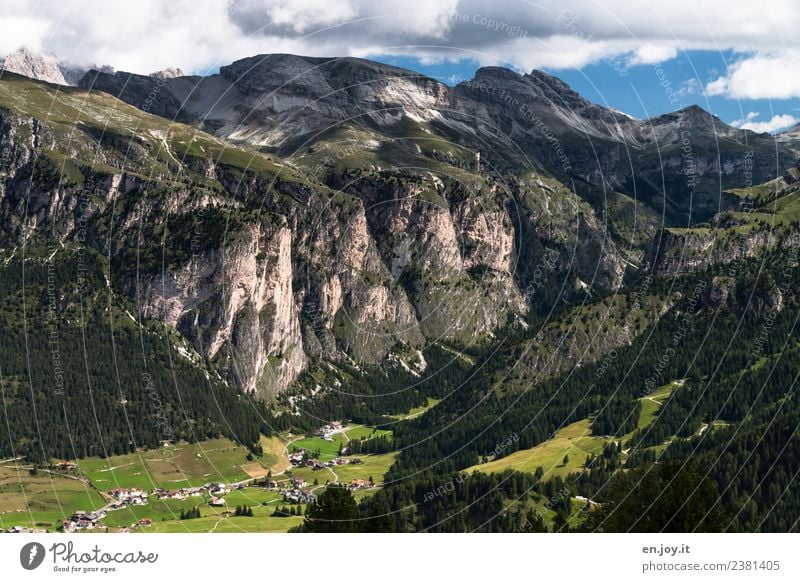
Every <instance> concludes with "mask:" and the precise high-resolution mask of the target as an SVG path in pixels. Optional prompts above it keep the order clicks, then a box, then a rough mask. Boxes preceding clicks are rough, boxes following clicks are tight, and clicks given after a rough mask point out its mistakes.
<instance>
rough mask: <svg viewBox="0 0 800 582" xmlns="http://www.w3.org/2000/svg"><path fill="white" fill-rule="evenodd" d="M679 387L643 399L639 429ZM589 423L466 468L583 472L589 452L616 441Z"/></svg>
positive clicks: (561, 473) (576, 424)
mask: <svg viewBox="0 0 800 582" xmlns="http://www.w3.org/2000/svg"><path fill="white" fill-rule="evenodd" d="M678 386H680V382H672V383H671V384H668V385H666V386H663V387H662V388H660V389H659V390H657V391H655V392H653V393H652V394H650V395H648V396H645V397H644V398H641V399H640V402H641V403H642V411H641V414H640V416H639V424H638V427H637V428H639V429H642V428H647V427H648V426H650V425H651V424H652V423H653V421H654V420H655V416H656V413H657V412H658V409H659V408H660V406H661V403H662V402H664V401H665V400H666V399H667V398H669V396H670V394H671V393H672V391H673V390H674V389H675V388H677V387H678ZM590 424H591V420H590V419H588V418H585V419H583V420H579V421H577V422H573V423H572V424H569V425H567V426H565V427H564V428H562V429H561V430H559V431H558V432H556V434H555V436H554V437H553V438H551V439H548V440H546V441H545V442H543V443H540V444H539V445H537V446H535V447H533V448H531V449H524V450H521V451H515V452H514V453H511V454H510V455H508V456H506V457H502V458H500V459H497V460H495V461H489V462H488V463H483V464H481V465H475V466H473V467H471V468H469V469H468V470H467V471H468V472H473V471H482V472H484V473H498V472H502V471H506V470H508V469H511V470H514V471H522V472H527V473H533V472H534V471H535V470H536V468H537V467H542V468H543V469H544V472H545V478H548V477H555V476H561V477H563V476H565V475H568V474H569V473H573V472H575V471H580V470H581V469H582V468H583V464H584V462H585V461H586V457H587V455H590V454H595V455H597V454H600V453H601V452H602V450H603V447H604V446H605V444H606V443H610V442H614V443H615V442H617V441H616V440H615V439H613V438H611V437H603V436H594V435H592V430H591V427H590ZM631 435H632V433H631V434H627V435H625V436H623V437H622V438H621V439H620V441H621V442H623V443H624V442H625V441H627V440H628V439H630V437H631ZM565 455H567V456H569V462H568V463H566V464H564V462H563V460H564V456H565Z"/></svg>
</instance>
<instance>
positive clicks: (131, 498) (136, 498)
mask: <svg viewBox="0 0 800 582" xmlns="http://www.w3.org/2000/svg"><path fill="white" fill-rule="evenodd" d="M108 494H109V495H110V496H111V497H113V498H114V499H116V500H117V501H118V502H119V503H122V504H123V505H147V493H145V492H144V491H142V490H141V489H137V488H135V487H133V488H131V489H126V488H124V487H118V488H117V489H112V490H111V491H109V492H108Z"/></svg>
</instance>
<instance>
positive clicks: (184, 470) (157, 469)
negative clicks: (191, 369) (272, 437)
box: [78, 439, 269, 491]
mask: <svg viewBox="0 0 800 582" xmlns="http://www.w3.org/2000/svg"><path fill="white" fill-rule="evenodd" d="M246 456H247V449H246V448H244V447H241V446H238V445H236V444H235V443H233V442H232V441H230V440H228V439H214V440H211V441H204V442H201V443H195V444H191V445H189V444H185V443H182V444H177V445H174V446H171V447H168V448H162V449H157V450H150V451H141V452H137V453H132V454H129V455H120V456H114V457H109V458H107V459H100V458H97V457H94V458H89V459H83V460H81V461H78V466H79V467H80V469H81V471H82V472H83V473H84V474H85V475H86V476H87V477H89V479H91V480H92V482H93V483H94V484H95V485H97V487H98V488H100V489H112V488H114V487H139V488H141V489H144V490H146V491H149V490H150V489H152V488H154V487H163V488H165V489H177V488H180V487H187V486H199V485H203V484H205V483H208V482H210V481H222V482H234V481H241V480H244V479H247V478H248V477H249V475H248V473H247V472H245V471H244V470H243V469H242V466H243V465H248V464H249V463H250V461H248V460H247V458H246ZM267 461H269V459H267Z"/></svg>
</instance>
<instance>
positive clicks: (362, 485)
mask: <svg viewBox="0 0 800 582" xmlns="http://www.w3.org/2000/svg"><path fill="white" fill-rule="evenodd" d="M373 487H375V483H373V482H372V481H369V480H367V479H353V480H352V481H350V484H349V485H348V486H347V488H348V489H353V490H357V489H372V488H373Z"/></svg>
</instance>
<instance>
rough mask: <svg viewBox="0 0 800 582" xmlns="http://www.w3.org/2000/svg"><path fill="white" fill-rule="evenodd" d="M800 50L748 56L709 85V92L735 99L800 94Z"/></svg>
mask: <svg viewBox="0 0 800 582" xmlns="http://www.w3.org/2000/svg"><path fill="white" fill-rule="evenodd" d="M799 70H800V49H789V50H784V51H778V52H771V53H768V54H756V55H752V56H749V57H746V58H744V59H742V60H740V61H738V62H736V63H734V64H733V65H731V67H730V68H729V70H728V72H727V74H725V75H723V76H721V77H718V78H717V79H715V80H714V81H712V82H711V83H709V84H708V85H707V86H706V92H707V93H708V94H709V95H724V96H726V97H730V98H732V99H790V98H792V97H800V75H798V74H797V71H799Z"/></svg>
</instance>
